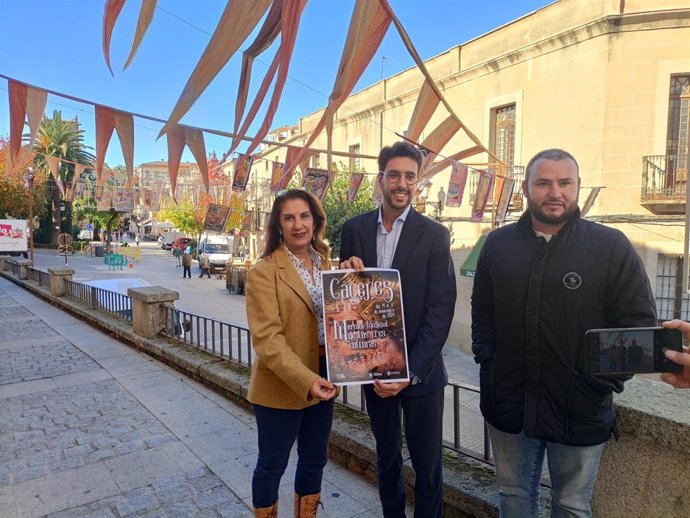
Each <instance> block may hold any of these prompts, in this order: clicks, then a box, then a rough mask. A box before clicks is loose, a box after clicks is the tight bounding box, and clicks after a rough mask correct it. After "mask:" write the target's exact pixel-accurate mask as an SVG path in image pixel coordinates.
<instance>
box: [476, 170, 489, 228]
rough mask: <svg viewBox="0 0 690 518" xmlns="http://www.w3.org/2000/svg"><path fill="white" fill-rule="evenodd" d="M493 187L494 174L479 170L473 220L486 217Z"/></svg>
mask: <svg viewBox="0 0 690 518" xmlns="http://www.w3.org/2000/svg"><path fill="white" fill-rule="evenodd" d="M493 187H494V175H492V174H491V173H490V172H489V171H479V181H478V182H477V192H476V193H475V194H474V202H473V203H472V221H481V220H482V218H483V217H484V210H485V209H486V204H487V202H488V201H489V195H490V194H491V189H493Z"/></svg>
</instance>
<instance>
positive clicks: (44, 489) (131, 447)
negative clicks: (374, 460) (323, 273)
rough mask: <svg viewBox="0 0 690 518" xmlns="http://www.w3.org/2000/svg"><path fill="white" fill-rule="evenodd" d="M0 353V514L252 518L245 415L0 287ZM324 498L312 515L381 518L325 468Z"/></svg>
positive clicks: (355, 480) (15, 289) (286, 484)
mask: <svg viewBox="0 0 690 518" xmlns="http://www.w3.org/2000/svg"><path fill="white" fill-rule="evenodd" d="M0 355H1V357H2V361H1V362H0V430H2V435H0V516H1V517H3V518H5V517H8V518H9V517H12V518H14V517H22V518H23V517H38V516H50V517H51V518H57V517H60V518H63V517H77V516H79V517H86V516H88V517H123V516H146V517H165V516H169V517H176V518H177V517H183V516H203V517H219V516H222V517H250V516H252V511H251V474H252V470H253V467H254V463H255V461H256V452H257V449H256V431H255V426H254V418H253V415H252V414H251V413H250V412H248V411H247V410H245V409H244V408H241V407H239V406H237V405H235V404H234V403H232V402H231V401H228V400H226V399H224V398H223V397H222V396H219V395H217V394H216V393H214V392H212V391H211V390H209V389H207V388H205V387H204V386H203V385H201V384H199V383H197V382H195V381H193V380H191V379H189V378H187V377H185V376H184V375H182V374H180V373H178V372H177V371H175V370H173V369H171V368H170V367H168V366H166V365H165V364H163V363H160V362H158V361H156V360H153V359H152V358H150V357H149V356H147V355H145V354H142V353H140V352H137V351H136V350H134V349H132V348H130V347H128V346H126V345H124V344H122V343H120V342H118V341H117V340H115V339H113V338H111V337H110V336H108V335H106V334H104V333H101V332H100V331H97V330H95V329H94V328H92V327H90V326H88V325H87V324H85V323H83V322H81V321H80V320H78V319H76V318H74V317H72V316H70V315H68V314H66V313H64V312H63V311H61V310H59V309H57V308H54V307H53V306H51V305H49V304H47V303H45V302H43V301H41V300H39V299H37V298H36V297H34V296H33V295H31V294H30V293H28V292H26V291H24V290H23V289H22V288H20V287H19V286H16V285H14V284H12V283H10V282H9V281H7V280H5V279H0ZM295 460H296V455H295V454H294V453H293V455H292V457H291V463H290V465H289V466H288V471H287V472H286V474H285V476H284V478H283V484H282V486H281V496H280V501H281V506H280V507H281V516H289V515H291V514H292V482H293V476H294V467H295ZM322 497H323V501H324V507H325V510H323V511H320V512H319V516H320V517H324V518H329V517H330V518H348V517H361V518H373V517H376V516H381V510H380V505H379V501H378V495H377V492H376V488H375V487H374V486H372V485H371V484H369V483H368V482H366V481H365V480H363V479H361V478H359V477H358V476H357V475H354V474H352V473H351V472H349V471H348V470H347V469H345V468H344V467H342V466H340V465H338V464H336V463H333V462H329V464H328V466H327V467H326V472H325V474H324V483H323V489H322Z"/></svg>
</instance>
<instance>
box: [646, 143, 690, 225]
mask: <svg viewBox="0 0 690 518" xmlns="http://www.w3.org/2000/svg"><path fill="white" fill-rule="evenodd" d="M687 181H688V155H687V154H683V155H649V156H644V157H642V192H641V196H640V201H641V203H642V205H643V206H645V207H646V208H648V209H649V210H651V211H652V212H653V213H655V214H676V213H682V212H683V211H684V210H685V207H684V204H685V192H686V191H685V190H686V188H687Z"/></svg>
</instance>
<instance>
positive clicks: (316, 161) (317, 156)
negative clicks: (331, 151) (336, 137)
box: [311, 153, 321, 169]
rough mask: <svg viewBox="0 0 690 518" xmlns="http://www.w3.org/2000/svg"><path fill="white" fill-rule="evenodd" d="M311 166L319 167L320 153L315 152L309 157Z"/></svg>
mask: <svg viewBox="0 0 690 518" xmlns="http://www.w3.org/2000/svg"><path fill="white" fill-rule="evenodd" d="M311 166H312V167H313V168H314V169H319V168H321V155H320V154H319V153H316V154H315V155H314V156H313V157H311Z"/></svg>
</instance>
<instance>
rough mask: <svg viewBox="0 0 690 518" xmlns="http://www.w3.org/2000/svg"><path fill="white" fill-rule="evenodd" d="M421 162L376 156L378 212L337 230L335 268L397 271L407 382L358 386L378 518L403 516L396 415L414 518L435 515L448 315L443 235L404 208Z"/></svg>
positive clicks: (397, 153)
mask: <svg viewBox="0 0 690 518" xmlns="http://www.w3.org/2000/svg"><path fill="white" fill-rule="evenodd" d="M421 164H422V156H421V154H420V152H419V150H417V149H416V148H415V147H414V146H412V145H411V144H409V143H407V142H397V143H395V144H393V145H392V146H387V147H384V148H383V149H382V150H381V152H380V153H379V156H378V166H379V174H378V177H377V180H376V181H377V182H379V186H380V187H381V192H382V194H383V203H382V205H381V207H380V208H379V209H376V210H374V211H372V212H368V213H366V214H362V215H359V216H357V217H355V218H353V219H351V220H349V221H347V222H346V223H345V224H344V225H343V229H342V234H341V247H340V258H341V260H342V262H341V264H340V267H341V268H354V269H355V270H361V269H363V268H364V267H378V268H393V269H396V270H398V271H399V272H400V284H401V288H402V298H403V307H404V312H405V337H406V341H407V351H408V359H409V365H408V370H409V376H410V381H409V382H381V381H380V380H376V381H375V382H374V384H373V385H365V387H364V394H365V397H366V402H367V412H368V413H369V417H370V419H371V428H372V430H373V432H374V437H375V438H376V453H377V471H378V480H379V496H380V498H381V504H382V507H383V516H384V517H385V518H403V517H404V516H405V477H404V476H403V457H402V433H401V427H400V421H401V420H400V414H401V412H402V413H403V414H404V416H405V437H406V439H407V446H408V450H409V452H410V459H411V461H412V467H413V468H414V470H415V489H414V491H415V514H414V516H415V518H439V517H440V516H442V515H443V466H442V439H443V438H442V428H443V394H444V387H445V385H446V384H447V382H448V376H447V374H446V368H445V365H444V363H443V356H442V355H441V350H442V349H443V346H444V345H445V343H446V339H447V338H448V332H449V330H450V325H451V322H452V320H453V313H454V310H455V298H456V287H455V273H454V270H453V261H452V259H451V256H450V234H449V232H448V229H447V228H445V227H444V226H443V225H441V224H439V223H437V222H435V221H433V220H431V219H429V218H427V217H425V216H423V215H421V214H419V213H418V212H417V211H416V210H414V209H413V208H412V207H411V205H410V204H411V202H412V198H413V197H414V195H415V192H416V190H417V182H418V180H419V170H420V167H421Z"/></svg>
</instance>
